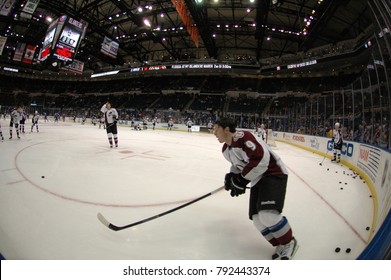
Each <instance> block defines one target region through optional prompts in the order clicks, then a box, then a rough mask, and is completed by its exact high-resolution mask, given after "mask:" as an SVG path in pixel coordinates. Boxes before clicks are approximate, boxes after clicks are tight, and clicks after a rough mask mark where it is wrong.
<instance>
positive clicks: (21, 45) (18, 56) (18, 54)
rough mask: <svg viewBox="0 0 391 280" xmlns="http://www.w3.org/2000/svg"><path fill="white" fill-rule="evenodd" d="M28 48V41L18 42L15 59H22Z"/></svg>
mask: <svg viewBox="0 0 391 280" xmlns="http://www.w3.org/2000/svg"><path fill="white" fill-rule="evenodd" d="M25 48H26V43H18V45H17V47H16V50H15V54H14V59H13V60H14V61H22V58H23V53H24V49H25Z"/></svg>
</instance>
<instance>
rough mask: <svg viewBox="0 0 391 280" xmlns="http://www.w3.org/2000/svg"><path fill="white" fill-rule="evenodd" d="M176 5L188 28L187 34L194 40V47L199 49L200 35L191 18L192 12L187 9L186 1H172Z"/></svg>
mask: <svg viewBox="0 0 391 280" xmlns="http://www.w3.org/2000/svg"><path fill="white" fill-rule="evenodd" d="M171 2H172V4H174V6H175V9H176V11H177V12H178V14H179V16H180V18H181V19H182V22H183V25H184V26H185V27H186V30H187V32H188V33H189V35H190V38H191V39H192V40H193V42H194V45H195V46H196V47H197V48H198V44H199V39H198V37H199V34H198V29H197V27H196V25H195V23H194V21H193V18H192V17H191V14H190V11H189V9H188V8H187V6H186V4H185V2H184V0H171Z"/></svg>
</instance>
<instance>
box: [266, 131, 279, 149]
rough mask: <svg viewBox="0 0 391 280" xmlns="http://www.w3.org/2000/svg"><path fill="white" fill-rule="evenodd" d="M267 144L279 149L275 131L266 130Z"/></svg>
mask: <svg viewBox="0 0 391 280" xmlns="http://www.w3.org/2000/svg"><path fill="white" fill-rule="evenodd" d="M266 143H267V144H268V145H269V146H270V147H275V148H276V147H277V144H276V141H275V139H274V136H273V130H271V129H267V130H266Z"/></svg>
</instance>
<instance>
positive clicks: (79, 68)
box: [61, 59, 84, 74]
mask: <svg viewBox="0 0 391 280" xmlns="http://www.w3.org/2000/svg"><path fill="white" fill-rule="evenodd" d="M61 69H62V70H64V71H68V72H73V73H76V74H83V69H84V62H82V61H79V60H77V59H74V60H73V61H72V63H71V64H67V65H65V66H63V67H61Z"/></svg>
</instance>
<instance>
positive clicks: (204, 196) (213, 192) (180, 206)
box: [98, 186, 224, 231]
mask: <svg viewBox="0 0 391 280" xmlns="http://www.w3.org/2000/svg"><path fill="white" fill-rule="evenodd" d="M222 189H224V186H222V187H219V188H217V189H215V190H214V191H211V192H209V193H207V194H204V195H203V196H200V197H198V198H196V199H193V200H191V201H189V202H186V203H184V204H182V205H179V206H178V207H175V208H172V209H170V210H168V211H165V212H162V213H160V214H157V215H155V216H152V217H149V218H146V219H143V220H140V221H138V222H134V223H131V224H128V225H124V226H116V225H114V224H112V223H110V222H108V221H107V220H106V219H105V218H104V217H103V215H102V214H101V213H98V219H99V221H100V222H101V223H102V224H104V225H105V226H107V227H108V228H109V229H111V230H114V231H119V230H123V229H126V228H130V227H134V226H137V225H140V224H143V223H146V222H149V221H152V220H155V219H157V218H160V217H163V216H165V215H167V214H170V213H172V212H175V211H177V210H179V209H182V208H184V207H187V206H189V205H191V204H193V203H196V202H197V201H200V200H202V199H204V198H207V197H208V196H211V195H212V194H215V193H217V192H218V191H220V190H222Z"/></svg>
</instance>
